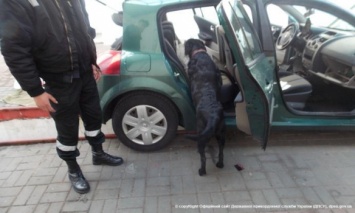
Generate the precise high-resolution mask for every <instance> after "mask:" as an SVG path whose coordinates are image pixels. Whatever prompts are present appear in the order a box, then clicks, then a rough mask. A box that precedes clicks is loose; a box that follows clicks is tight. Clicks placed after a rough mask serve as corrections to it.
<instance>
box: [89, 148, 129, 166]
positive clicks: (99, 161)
mask: <svg viewBox="0 0 355 213" xmlns="http://www.w3.org/2000/svg"><path fill="white" fill-rule="evenodd" d="M92 163H93V164H94V165H108V166H119V165H121V164H122V163H123V159H122V158H121V157H116V156H112V155H109V154H107V153H106V152H104V151H99V152H94V151H93V152H92Z"/></svg>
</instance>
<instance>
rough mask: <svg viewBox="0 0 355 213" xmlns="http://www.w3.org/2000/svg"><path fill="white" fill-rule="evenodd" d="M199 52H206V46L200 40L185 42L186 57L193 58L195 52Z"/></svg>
mask: <svg viewBox="0 0 355 213" xmlns="http://www.w3.org/2000/svg"><path fill="white" fill-rule="evenodd" d="M197 50H204V51H206V47H205V44H204V43H203V42H202V41H201V40H199V39H193V38H191V39H189V40H187V41H185V55H187V56H189V58H191V57H192V55H193V52H194V51H197Z"/></svg>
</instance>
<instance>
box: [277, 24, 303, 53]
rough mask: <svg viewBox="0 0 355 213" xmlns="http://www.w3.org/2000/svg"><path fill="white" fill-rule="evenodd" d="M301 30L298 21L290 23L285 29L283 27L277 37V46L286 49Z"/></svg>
mask: <svg viewBox="0 0 355 213" xmlns="http://www.w3.org/2000/svg"><path fill="white" fill-rule="evenodd" d="M298 31H299V26H298V24H296V23H291V24H289V25H288V26H287V27H286V28H285V29H283V30H282V31H281V33H280V35H279V37H278V38H277V41H276V48H277V49H279V50H284V49H286V48H287V47H289V46H290V45H291V43H292V42H293V41H294V40H295V38H296V36H297V33H298Z"/></svg>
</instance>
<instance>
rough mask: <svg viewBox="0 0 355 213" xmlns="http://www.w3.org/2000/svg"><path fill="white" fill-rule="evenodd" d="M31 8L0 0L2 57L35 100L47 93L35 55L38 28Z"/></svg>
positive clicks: (18, 2)
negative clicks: (34, 22) (35, 25)
mask: <svg viewBox="0 0 355 213" xmlns="http://www.w3.org/2000/svg"><path fill="white" fill-rule="evenodd" d="M21 2H22V3H21ZM26 3H27V4H28V5H27V4H26ZM31 7H32V6H31V5H30V4H29V3H28V1H11V0H0V36H1V37H0V38H1V53H2V54H3V56H4V59H5V62H6V64H7V66H8V67H9V69H10V71H11V73H12V75H13V76H14V77H15V79H16V80H17V81H18V83H19V84H20V86H21V87H22V89H23V90H25V91H26V92H27V93H28V94H29V95H30V96H31V97H35V96H38V95H40V94H42V93H43V92H44V89H43V87H42V83H41V79H40V78H39V72H38V70H37V68H36V63H35V60H34V57H33V54H32V52H33V36H34V25H33V22H32V20H33V17H31V14H30V11H31V9H32V10H33V8H31Z"/></svg>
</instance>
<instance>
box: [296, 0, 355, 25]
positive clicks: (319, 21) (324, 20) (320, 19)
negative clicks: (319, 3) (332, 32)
mask: <svg viewBox="0 0 355 213" xmlns="http://www.w3.org/2000/svg"><path fill="white" fill-rule="evenodd" d="M337 4H338V5H339V6H341V7H343V8H346V9H350V10H351V11H352V12H353V13H355V2H354V1H353V0H352V1H344V0H342V1H337ZM294 8H295V9H296V10H298V11H299V12H300V13H301V14H303V15H304V16H305V17H309V18H310V20H311V22H312V25H316V26H320V27H327V28H332V29H336V30H344V31H355V27H354V26H352V25H351V24H349V23H347V22H345V21H344V20H341V19H339V18H337V17H336V16H334V15H332V14H329V13H326V12H323V11H320V10H316V9H312V10H309V9H308V10H307V9H306V8H305V7H301V6H294Z"/></svg>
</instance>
